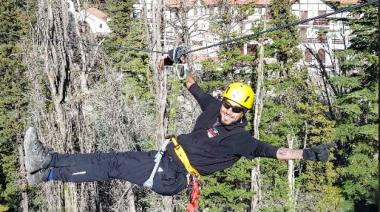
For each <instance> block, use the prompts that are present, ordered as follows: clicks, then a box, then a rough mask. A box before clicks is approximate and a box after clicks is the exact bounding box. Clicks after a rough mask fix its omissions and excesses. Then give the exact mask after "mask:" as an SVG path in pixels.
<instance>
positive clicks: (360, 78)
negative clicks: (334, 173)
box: [332, 6, 379, 210]
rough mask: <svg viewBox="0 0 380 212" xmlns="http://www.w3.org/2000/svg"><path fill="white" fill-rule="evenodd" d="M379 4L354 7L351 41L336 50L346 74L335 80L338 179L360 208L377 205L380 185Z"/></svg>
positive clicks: (354, 203) (351, 199)
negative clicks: (343, 47) (341, 49)
mask: <svg viewBox="0 0 380 212" xmlns="http://www.w3.org/2000/svg"><path fill="white" fill-rule="evenodd" d="M377 14H378V7H377V6H370V7H366V8H362V9H360V10H358V11H354V12H353V13H352V16H351V18H352V20H350V22H349V25H350V27H351V29H352V34H351V35H352V37H353V38H352V39H351V45H350V47H349V48H348V49H346V50H343V51H339V52H336V55H337V57H338V59H339V65H340V71H341V74H340V75H339V76H336V77H335V78H333V80H332V86H335V88H337V90H339V91H340V92H339V94H338V95H337V97H336V98H337V100H336V102H335V105H334V106H335V109H336V113H337V116H336V117H337V120H336V122H337V127H336V133H335V139H336V140H337V141H338V144H339V151H338V153H337V160H336V163H337V166H339V167H340V168H339V178H338V179H339V180H338V183H339V185H340V186H341V187H342V193H343V194H344V197H345V198H346V199H348V200H349V201H351V202H352V203H353V204H352V205H354V206H355V207H356V209H358V210H365V209H366V208H367V209H368V208H371V207H374V205H375V204H376V199H378V198H379V197H378V196H377V194H378V193H377V190H378V179H379V173H378V152H377V148H378V145H379V143H378V136H379V135H378V123H379V114H378V107H379V105H378V92H379V90H378V89H379V88H378V80H379V75H378V66H379V58H378V51H379V43H378V39H379V37H378V35H379V31H378V15H377Z"/></svg>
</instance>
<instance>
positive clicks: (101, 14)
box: [86, 7, 108, 21]
mask: <svg viewBox="0 0 380 212" xmlns="http://www.w3.org/2000/svg"><path fill="white" fill-rule="evenodd" d="M86 12H87V13H88V14H91V15H93V16H96V17H98V18H100V19H102V20H104V21H107V19H108V16H107V15H106V14H105V13H104V12H102V11H100V10H98V9H96V8H95V7H91V8H88V9H87V10H86Z"/></svg>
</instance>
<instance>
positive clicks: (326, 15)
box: [184, 0, 379, 54]
mask: <svg viewBox="0 0 380 212" xmlns="http://www.w3.org/2000/svg"><path fill="white" fill-rule="evenodd" d="M375 3H379V0H376V1H369V2H366V3H361V4H358V5H355V6H351V7H346V8H342V9H338V10H336V11H334V12H331V13H326V14H323V15H319V16H315V17H312V18H307V19H303V20H300V21H295V22H293V23H289V24H284V25H280V26H277V27H273V28H270V29H267V30H263V31H260V32H257V33H253V34H249V35H244V36H241V37H237V38H233V39H228V40H225V41H221V42H218V43H215V44H212V45H210V46H205V47H201V48H198V49H193V50H189V51H187V52H185V53H184V54H189V53H193V52H197V51H201V50H205V49H209V48H212V47H215V46H220V45H225V44H229V43H233V42H236V41H240V40H246V39H249V38H253V37H258V36H259V35H263V34H266V33H269V32H274V31H277V30H282V29H285V28H289V27H292V26H297V25H300V24H303V23H306V22H309V21H313V20H316V19H321V18H326V17H328V16H331V15H335V14H338V13H343V12H346V11H352V10H356V9H359V8H361V7H365V6H369V5H372V4H375Z"/></svg>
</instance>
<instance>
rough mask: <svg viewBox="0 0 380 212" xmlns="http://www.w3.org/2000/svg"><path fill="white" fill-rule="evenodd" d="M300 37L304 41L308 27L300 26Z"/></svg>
mask: <svg viewBox="0 0 380 212" xmlns="http://www.w3.org/2000/svg"><path fill="white" fill-rule="evenodd" d="M300 38H301V40H302V41H304V40H306V39H307V29H306V28H304V27H302V28H300Z"/></svg>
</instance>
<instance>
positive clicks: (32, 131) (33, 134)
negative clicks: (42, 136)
mask: <svg viewBox="0 0 380 212" xmlns="http://www.w3.org/2000/svg"><path fill="white" fill-rule="evenodd" d="M24 151H25V168H26V171H27V172H28V173H30V174H33V173H34V172H37V171H39V170H41V169H46V168H47V167H48V166H49V163H50V161H51V159H52V156H51V154H50V151H49V150H48V149H47V148H46V147H44V146H43V144H42V143H41V142H40V141H39V140H38V135H37V130H36V128H34V127H29V129H28V130H27V131H26V133H25V138H24Z"/></svg>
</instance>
